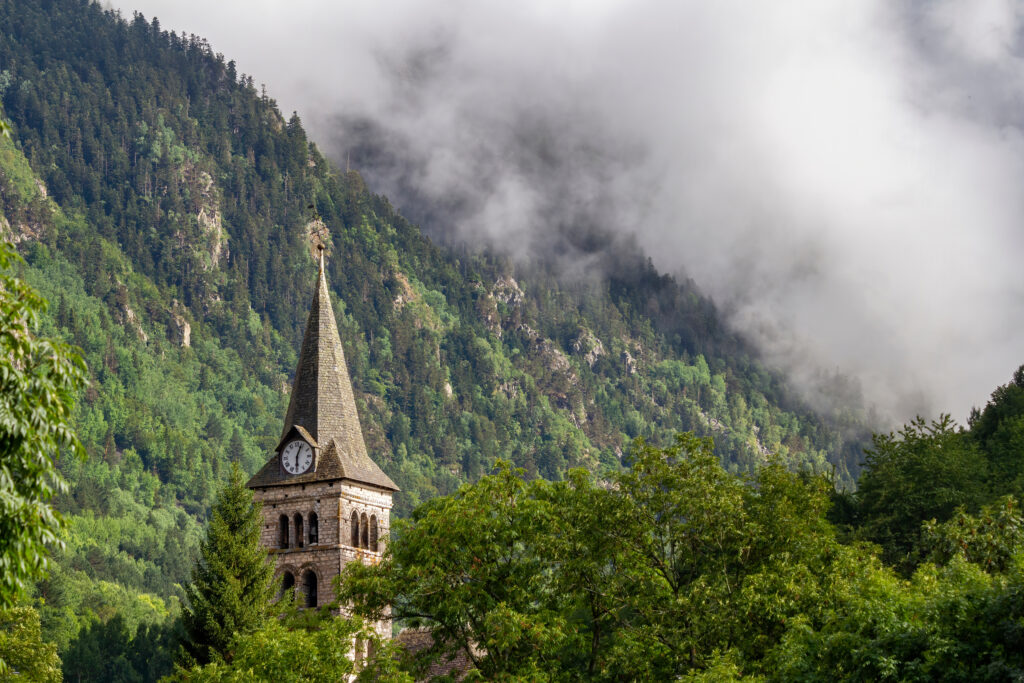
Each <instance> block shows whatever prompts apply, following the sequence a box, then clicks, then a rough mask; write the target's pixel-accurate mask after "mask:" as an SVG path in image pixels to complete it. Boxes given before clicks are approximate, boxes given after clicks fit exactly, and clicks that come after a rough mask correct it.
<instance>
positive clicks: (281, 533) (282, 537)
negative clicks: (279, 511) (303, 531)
mask: <svg viewBox="0 0 1024 683" xmlns="http://www.w3.org/2000/svg"><path fill="white" fill-rule="evenodd" d="M277 533H278V539H277V544H278V546H280V547H282V548H287V547H288V515H281V517H280V518H279V519H278V520H277Z"/></svg>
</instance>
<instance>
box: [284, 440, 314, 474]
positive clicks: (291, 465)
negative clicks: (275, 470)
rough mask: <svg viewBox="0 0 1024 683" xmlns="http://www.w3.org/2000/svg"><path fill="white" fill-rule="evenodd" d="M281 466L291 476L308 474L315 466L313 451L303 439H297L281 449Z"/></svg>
mask: <svg viewBox="0 0 1024 683" xmlns="http://www.w3.org/2000/svg"><path fill="white" fill-rule="evenodd" d="M281 466H282V467H284V469H285V471H286V472H288V473H289V474H302V473H303V472H308V471H309V469H310V468H311V467H312V466H313V449H312V448H310V446H309V444H308V443H306V442H305V441H303V440H302V439H295V441H289V442H288V443H287V444H285V447H284V448H282V449H281Z"/></svg>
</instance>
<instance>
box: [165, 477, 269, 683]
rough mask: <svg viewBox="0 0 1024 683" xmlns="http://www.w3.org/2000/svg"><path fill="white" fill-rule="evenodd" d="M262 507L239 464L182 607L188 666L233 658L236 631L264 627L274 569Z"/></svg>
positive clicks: (214, 516) (213, 520)
mask: <svg viewBox="0 0 1024 683" xmlns="http://www.w3.org/2000/svg"><path fill="white" fill-rule="evenodd" d="M262 523H263V522H262V517H261V515H260V510H259V506H258V505H257V504H256V503H254V502H253V498H252V492H251V491H249V489H247V488H246V487H245V479H244V475H243V473H242V470H241V468H240V467H239V466H238V464H237V463H236V464H234V465H233V466H232V468H231V478H230V480H229V482H228V485H227V486H226V487H225V488H224V489H223V490H222V491H221V492H220V495H219V496H218V498H217V502H216V503H215V504H214V506H213V510H212V514H211V517H210V526H209V528H208V529H207V532H206V539H205V540H203V542H202V544H201V546H200V552H201V558H200V560H199V562H198V564H197V565H196V567H195V568H194V569H193V570H192V582H191V583H190V584H189V585H188V586H186V587H185V595H186V597H187V598H188V603H189V604H188V606H186V607H185V608H184V609H183V610H182V612H183V613H182V620H183V621H184V625H185V633H186V637H185V642H184V644H183V645H184V651H183V653H182V654H183V657H182V659H184V660H185V662H184V663H185V664H186V665H188V664H192V663H193V662H194V663H199V664H205V663H207V662H210V661H212V660H214V659H217V658H222V659H225V660H230V659H231V651H230V646H231V640H232V638H233V637H234V635H235V634H236V633H250V632H252V631H255V630H256V629H258V628H260V627H261V626H262V625H263V624H264V623H265V621H266V619H267V615H268V613H269V607H270V601H271V598H272V596H273V590H274V587H273V582H272V581H271V579H272V578H273V574H274V570H273V568H272V566H271V565H270V564H269V562H268V561H267V552H266V550H264V549H263V547H262V546H261V545H260V527H261V525H262Z"/></svg>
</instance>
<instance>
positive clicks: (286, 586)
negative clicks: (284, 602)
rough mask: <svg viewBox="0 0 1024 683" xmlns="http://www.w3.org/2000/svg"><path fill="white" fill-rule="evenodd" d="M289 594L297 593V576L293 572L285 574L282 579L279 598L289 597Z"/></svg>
mask: <svg viewBox="0 0 1024 683" xmlns="http://www.w3.org/2000/svg"><path fill="white" fill-rule="evenodd" d="M289 592H291V593H294V592H295V575H294V574H292V573H291V572H285V573H284V575H283V576H282V577H281V595H280V596H278V597H282V598H283V597H284V596H286V595H288V594H289Z"/></svg>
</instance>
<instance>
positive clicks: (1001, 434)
mask: <svg viewBox="0 0 1024 683" xmlns="http://www.w3.org/2000/svg"><path fill="white" fill-rule="evenodd" d="M970 435H971V437H972V439H973V440H974V441H975V442H976V443H978V444H979V446H980V447H981V449H982V450H983V451H984V452H985V454H986V456H987V457H988V460H989V464H990V470H991V475H992V486H993V488H994V489H995V490H997V491H1001V492H1003V493H1010V494H1013V495H1015V496H1018V497H1020V496H1021V495H1022V494H1024V458H1021V453H1024V365H1022V366H1021V367H1020V368H1018V369H1017V371H1016V372H1014V374H1013V380H1012V381H1011V382H1009V383H1008V384H1005V385H1003V386H1001V387H998V388H997V389H996V390H995V391H994V392H992V397H991V398H990V399H989V401H988V403H987V404H986V406H985V408H984V410H982V411H976V412H975V413H974V414H973V415H972V417H971V420H970Z"/></svg>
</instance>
